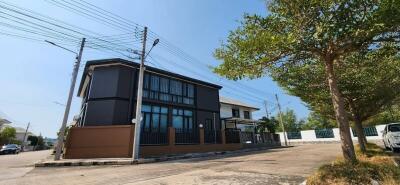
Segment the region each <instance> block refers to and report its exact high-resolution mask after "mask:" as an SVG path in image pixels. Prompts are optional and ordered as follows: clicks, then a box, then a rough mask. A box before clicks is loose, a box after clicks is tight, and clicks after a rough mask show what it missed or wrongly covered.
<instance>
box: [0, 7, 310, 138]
mask: <svg viewBox="0 0 400 185" xmlns="http://www.w3.org/2000/svg"><path fill="white" fill-rule="evenodd" d="M86 1H87V2H90V3H92V4H95V5H96V6H98V7H101V8H104V9H106V10H107V11H110V12H112V13H115V14H118V15H120V16H121V17H124V18H126V19H129V20H130V21H133V22H135V23H137V24H139V25H145V26H147V27H148V28H149V29H150V30H151V31H152V32H154V33H157V34H158V35H160V36H162V38H163V39H166V40H167V41H168V42H169V43H172V44H173V45H174V46H177V47H178V48H180V49H181V50H182V51H184V52H185V53H187V54H188V55H190V56H192V57H193V58H195V59H196V61H184V60H179V58H174V56H173V55H172V54H171V53H169V52H168V49H165V48H162V47H161V46H156V47H155V48H154V49H153V50H152V51H151V54H150V56H152V60H153V62H152V64H149V65H153V66H155V67H159V68H162V69H166V70H168V71H172V72H176V73H180V74H183V75H187V76H190V77H194V78H198V79H201V80H205V81H209V82H212V83H217V84H220V85H223V86H224V88H223V89H222V90H221V92H220V94H221V95H222V96H226V97H230V98H234V99H238V100H241V101H243V102H246V103H249V104H252V105H254V106H257V107H259V108H261V110H260V111H258V112H255V113H254V114H253V116H254V117H255V118H259V117H261V116H265V114H266V112H265V109H264V104H263V103H262V101H263V100H266V101H267V107H268V109H269V112H271V114H272V115H274V114H276V113H277V108H276V107H277V106H276V100H275V97H274V95H275V94H278V96H279V101H280V103H281V105H282V108H283V109H284V110H285V109H288V108H290V109H294V110H295V112H296V114H297V116H298V117H299V118H306V117H307V115H308V113H309V110H308V109H307V107H306V106H305V104H304V103H303V102H302V101H301V100H300V99H298V98H297V97H293V96H290V95H287V94H286V93H285V92H284V90H282V88H280V87H279V86H278V85H277V84H276V83H275V82H273V81H272V80H271V79H270V78H269V77H268V76H265V77H262V78H260V79H256V80H246V79H245V80H241V81H240V82H232V81H229V80H226V79H223V78H221V77H218V76H216V75H215V74H213V73H212V72H210V71H211V70H210V69H209V67H207V66H216V65H218V64H219V63H220V62H221V61H217V60H216V59H215V58H214V57H213V52H214V50H215V49H216V48H218V47H219V46H220V45H221V43H222V42H223V41H225V40H226V38H227V36H228V34H229V31H231V30H234V29H235V28H237V27H238V26H239V25H240V21H241V20H242V17H243V15H244V14H245V13H249V14H259V15H263V16H265V15H267V14H268V12H267V9H266V6H265V1H263V0H218V1H215V0H202V1H198V0H146V1H143V0H113V1H95V0H86ZM5 2H9V3H12V4H14V5H17V6H19V7H23V8H26V9H29V10H32V11H35V12H40V13H41V14H43V15H47V16H50V17H52V18H55V19H58V20H62V21H64V22H67V23H69V24H73V25H76V26H78V27H82V28H85V29H88V30H93V31H97V32H101V34H103V35H115V34H121V31H120V30H116V29H113V28H110V27H109V26H107V25H105V24H101V23H98V22H95V21H93V20H92V19H88V18H86V17H83V16H81V15H77V14H75V13H73V12H71V11H68V10H65V9H62V8H60V7H57V6H54V5H53V4H51V3H49V2H51V1H50V0H35V1H28V0H5ZM3 21H4V20H2V19H0V23H1V22H3ZM0 29H2V27H1V26H0ZM163 39H161V40H160V42H164V40H163ZM0 40H1V42H0V51H1V55H2V59H1V61H0V64H1V65H0V66H1V67H0V84H1V86H0V87H1V89H0V111H1V112H3V113H4V114H6V115H7V116H8V117H9V118H10V119H11V120H12V121H13V122H14V123H13V125H14V126H19V127H26V125H27V123H28V122H30V123H31V127H30V128H31V131H33V132H34V133H36V134H41V135H43V136H46V137H53V138H54V137H56V132H57V130H58V129H59V128H60V125H61V122H62V118H63V113H64V109H65V107H64V106H63V105H62V104H65V102H66V100H67V96H68V90H69V86H70V79H71V74H72V68H73V63H74V58H75V55H74V54H72V53H69V52H67V51H65V50H62V49H60V48H57V47H54V46H52V45H50V44H47V43H45V42H33V41H29V40H24V39H18V38H13V37H8V36H4V35H1V34H0ZM66 47H67V48H69V49H71V50H77V46H69V45H68V46H66ZM115 57H116V56H114V55H112V54H109V53H105V52H99V51H95V50H90V49H84V53H83V59H82V61H83V62H85V61H87V60H93V59H102V58H115ZM165 58H167V59H165ZM149 61H150V62H151V60H150V59H149ZM81 72H82V70H80V73H79V74H78V81H77V82H78V83H77V84H79V82H80V78H81V75H82V74H81ZM75 91H77V88H75ZM74 95H76V93H74ZM55 102H59V103H55ZM80 104H81V98H79V97H76V96H74V98H73V103H72V107H71V112H70V117H69V122H70V121H71V120H72V117H73V116H74V115H76V114H78V113H79V111H80V110H79V107H80Z"/></svg>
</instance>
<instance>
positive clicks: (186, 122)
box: [172, 109, 194, 130]
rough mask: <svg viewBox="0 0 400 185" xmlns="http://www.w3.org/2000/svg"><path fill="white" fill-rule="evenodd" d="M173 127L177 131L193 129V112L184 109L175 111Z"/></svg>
mask: <svg viewBox="0 0 400 185" xmlns="http://www.w3.org/2000/svg"><path fill="white" fill-rule="evenodd" d="M172 125H173V127H174V128H176V129H187V130H190V129H193V128H194V125H193V111H191V110H184V109H173V110H172Z"/></svg>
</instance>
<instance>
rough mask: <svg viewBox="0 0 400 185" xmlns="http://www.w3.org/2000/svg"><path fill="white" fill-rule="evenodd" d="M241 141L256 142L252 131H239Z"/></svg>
mask: <svg viewBox="0 0 400 185" xmlns="http://www.w3.org/2000/svg"><path fill="white" fill-rule="evenodd" d="M240 141H241V143H248V144H250V143H256V142H255V136H254V133H253V132H240Z"/></svg>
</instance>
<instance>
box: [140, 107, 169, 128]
mask: <svg viewBox="0 0 400 185" xmlns="http://www.w3.org/2000/svg"><path fill="white" fill-rule="evenodd" d="M142 113H143V120H142V130H143V131H145V132H163V133H165V132H167V127H168V108H167V107H160V106H151V105H143V106H142Z"/></svg>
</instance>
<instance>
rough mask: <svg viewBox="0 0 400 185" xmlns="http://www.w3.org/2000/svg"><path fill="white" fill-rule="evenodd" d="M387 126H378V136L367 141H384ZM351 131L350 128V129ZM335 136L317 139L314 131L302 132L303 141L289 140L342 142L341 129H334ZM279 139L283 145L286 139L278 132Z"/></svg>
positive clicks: (293, 141)
mask: <svg viewBox="0 0 400 185" xmlns="http://www.w3.org/2000/svg"><path fill="white" fill-rule="evenodd" d="M385 126H386V125H376V126H375V128H376V131H377V132H378V136H367V140H382V131H383V130H384V128H385ZM349 129H350V128H349ZM332 131H333V135H334V138H317V137H316V135H315V131H314V130H302V131H300V132H301V139H289V142H290V143H296V142H301V143H303V142H305V143H306V142H335V141H337V142H339V141H340V134H339V129H338V128H333V129H332ZM350 133H351V138H352V139H353V140H357V137H354V135H353V132H352V130H351V129H350ZM277 134H279V137H280V139H281V143H284V141H285V139H284V137H283V133H282V132H278V133H277Z"/></svg>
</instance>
